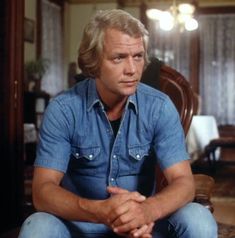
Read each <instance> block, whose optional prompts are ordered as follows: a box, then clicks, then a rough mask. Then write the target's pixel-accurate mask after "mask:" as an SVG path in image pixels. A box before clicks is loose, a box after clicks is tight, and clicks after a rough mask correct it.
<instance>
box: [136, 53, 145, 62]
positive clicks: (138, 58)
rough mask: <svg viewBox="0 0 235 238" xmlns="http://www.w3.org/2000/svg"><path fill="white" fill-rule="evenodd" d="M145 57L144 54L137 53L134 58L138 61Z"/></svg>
mask: <svg viewBox="0 0 235 238" xmlns="http://www.w3.org/2000/svg"><path fill="white" fill-rule="evenodd" d="M143 58H144V56H143V54H138V55H135V56H134V59H135V60H137V61H140V60H142V59H143Z"/></svg>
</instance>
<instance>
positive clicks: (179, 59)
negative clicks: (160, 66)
mask: <svg viewBox="0 0 235 238" xmlns="http://www.w3.org/2000/svg"><path fill="white" fill-rule="evenodd" d="M149 34H150V42H149V43H150V44H149V54H150V56H154V57H157V58H158V59H160V60H162V61H163V62H165V63H166V64H168V65H170V66H172V67H173V68H175V69H176V70H178V71H179V72H180V73H181V74H182V75H184V77H185V78H186V79H189V63H190V59H189V57H190V52H189V50H190V37H191V32H188V31H183V32H181V31H180V30H179V28H176V29H175V30H172V31H163V30H161V29H160V28H159V25H158V23H156V22H154V21H149Z"/></svg>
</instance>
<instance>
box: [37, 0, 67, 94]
mask: <svg viewBox="0 0 235 238" xmlns="http://www.w3.org/2000/svg"><path fill="white" fill-rule="evenodd" d="M61 24H62V10H61V7H60V6H58V5H56V4H54V3H51V2H49V1H48V0H42V58H46V59H49V60H50V67H49V70H48V71H47V73H46V74H45V75H44V77H43V78H42V84H41V88H42V90H43V91H45V92H47V93H49V94H50V95H51V96H55V95H56V94H58V93H59V92H61V91H62V90H63V88H64V82H63V42H62V26H61Z"/></svg>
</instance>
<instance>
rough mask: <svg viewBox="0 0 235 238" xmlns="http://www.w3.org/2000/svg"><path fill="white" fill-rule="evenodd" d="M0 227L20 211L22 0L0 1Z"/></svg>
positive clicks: (6, 225)
mask: <svg viewBox="0 0 235 238" xmlns="http://www.w3.org/2000/svg"><path fill="white" fill-rule="evenodd" d="M0 9H1V10H0V12H1V14H0V15H1V18H2V21H1V23H0V29H1V44H0V52H1V54H0V60H1V63H0V72H1V75H2V78H1V80H0V95H1V100H0V118H1V119H0V131H1V137H0V153H1V158H0V160H1V166H0V177H1V178H0V183H1V184H0V186H1V190H2V193H1V202H0V204H1V209H0V210H1V213H0V216H1V220H2V222H1V231H4V230H7V229H9V228H12V227H14V226H16V225H19V224H20V222H21V221H22V220H21V219H22V215H23V210H22V208H23V116H22V115H23V113H22V109H23V103H22V102H23V96H22V92H23V19H24V1H23V0H2V1H1V7H0Z"/></svg>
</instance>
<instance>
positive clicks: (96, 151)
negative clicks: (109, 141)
mask: <svg viewBox="0 0 235 238" xmlns="http://www.w3.org/2000/svg"><path fill="white" fill-rule="evenodd" d="M99 155H100V147H99V146H92V147H78V146H72V151H71V161H70V162H71V163H70V165H71V166H70V169H71V170H73V171H74V172H78V173H80V174H84V175H93V174H95V173H96V172H97V171H98V170H99V166H100V165H101V161H100V159H99Z"/></svg>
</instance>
